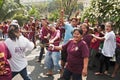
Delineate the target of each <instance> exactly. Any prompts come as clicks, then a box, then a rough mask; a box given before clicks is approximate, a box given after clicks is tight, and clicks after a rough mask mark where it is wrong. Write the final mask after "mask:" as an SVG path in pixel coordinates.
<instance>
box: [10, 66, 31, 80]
mask: <svg viewBox="0 0 120 80" xmlns="http://www.w3.org/2000/svg"><path fill="white" fill-rule="evenodd" d="M19 73H20V75H21V76H22V78H23V79H24V80H32V79H31V78H30V77H29V76H28V74H27V69H26V68H24V69H23V70H21V71H20V72H12V78H13V77H14V76H16V75H17V74H19Z"/></svg>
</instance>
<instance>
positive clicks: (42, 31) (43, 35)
mask: <svg viewBox="0 0 120 80" xmlns="http://www.w3.org/2000/svg"><path fill="white" fill-rule="evenodd" d="M50 33H51V32H50V30H48V29H47V28H45V27H42V28H41V37H40V39H41V40H43V41H45V42H46V43H47V42H48V39H46V38H44V37H45V36H47V35H48V34H50Z"/></svg>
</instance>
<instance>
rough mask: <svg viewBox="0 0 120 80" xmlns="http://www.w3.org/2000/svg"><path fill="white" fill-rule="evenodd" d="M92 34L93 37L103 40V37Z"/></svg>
mask: <svg viewBox="0 0 120 80" xmlns="http://www.w3.org/2000/svg"><path fill="white" fill-rule="evenodd" d="M92 36H93V37H94V38H96V39H99V40H105V38H104V37H98V36H95V35H94V34H92Z"/></svg>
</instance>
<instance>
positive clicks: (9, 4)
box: [0, 0, 23, 21]
mask: <svg viewBox="0 0 120 80" xmlns="http://www.w3.org/2000/svg"><path fill="white" fill-rule="evenodd" d="M20 12H23V9H22V6H21V5H19V4H17V3H16V2H14V1H13V0H1V1H0V21H3V20H6V19H10V18H12V17H13V15H14V14H16V13H20Z"/></svg>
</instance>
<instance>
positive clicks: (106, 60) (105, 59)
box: [99, 54, 111, 73]
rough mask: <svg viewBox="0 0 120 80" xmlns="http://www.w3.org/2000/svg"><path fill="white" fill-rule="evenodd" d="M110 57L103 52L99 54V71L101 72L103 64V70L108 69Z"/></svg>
mask: <svg viewBox="0 0 120 80" xmlns="http://www.w3.org/2000/svg"><path fill="white" fill-rule="evenodd" d="M110 58H111V57H106V56H104V55H103V54H101V56H100V69H99V71H100V73H102V72H103V67H104V65H105V71H108V69H109V66H110Z"/></svg>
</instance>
